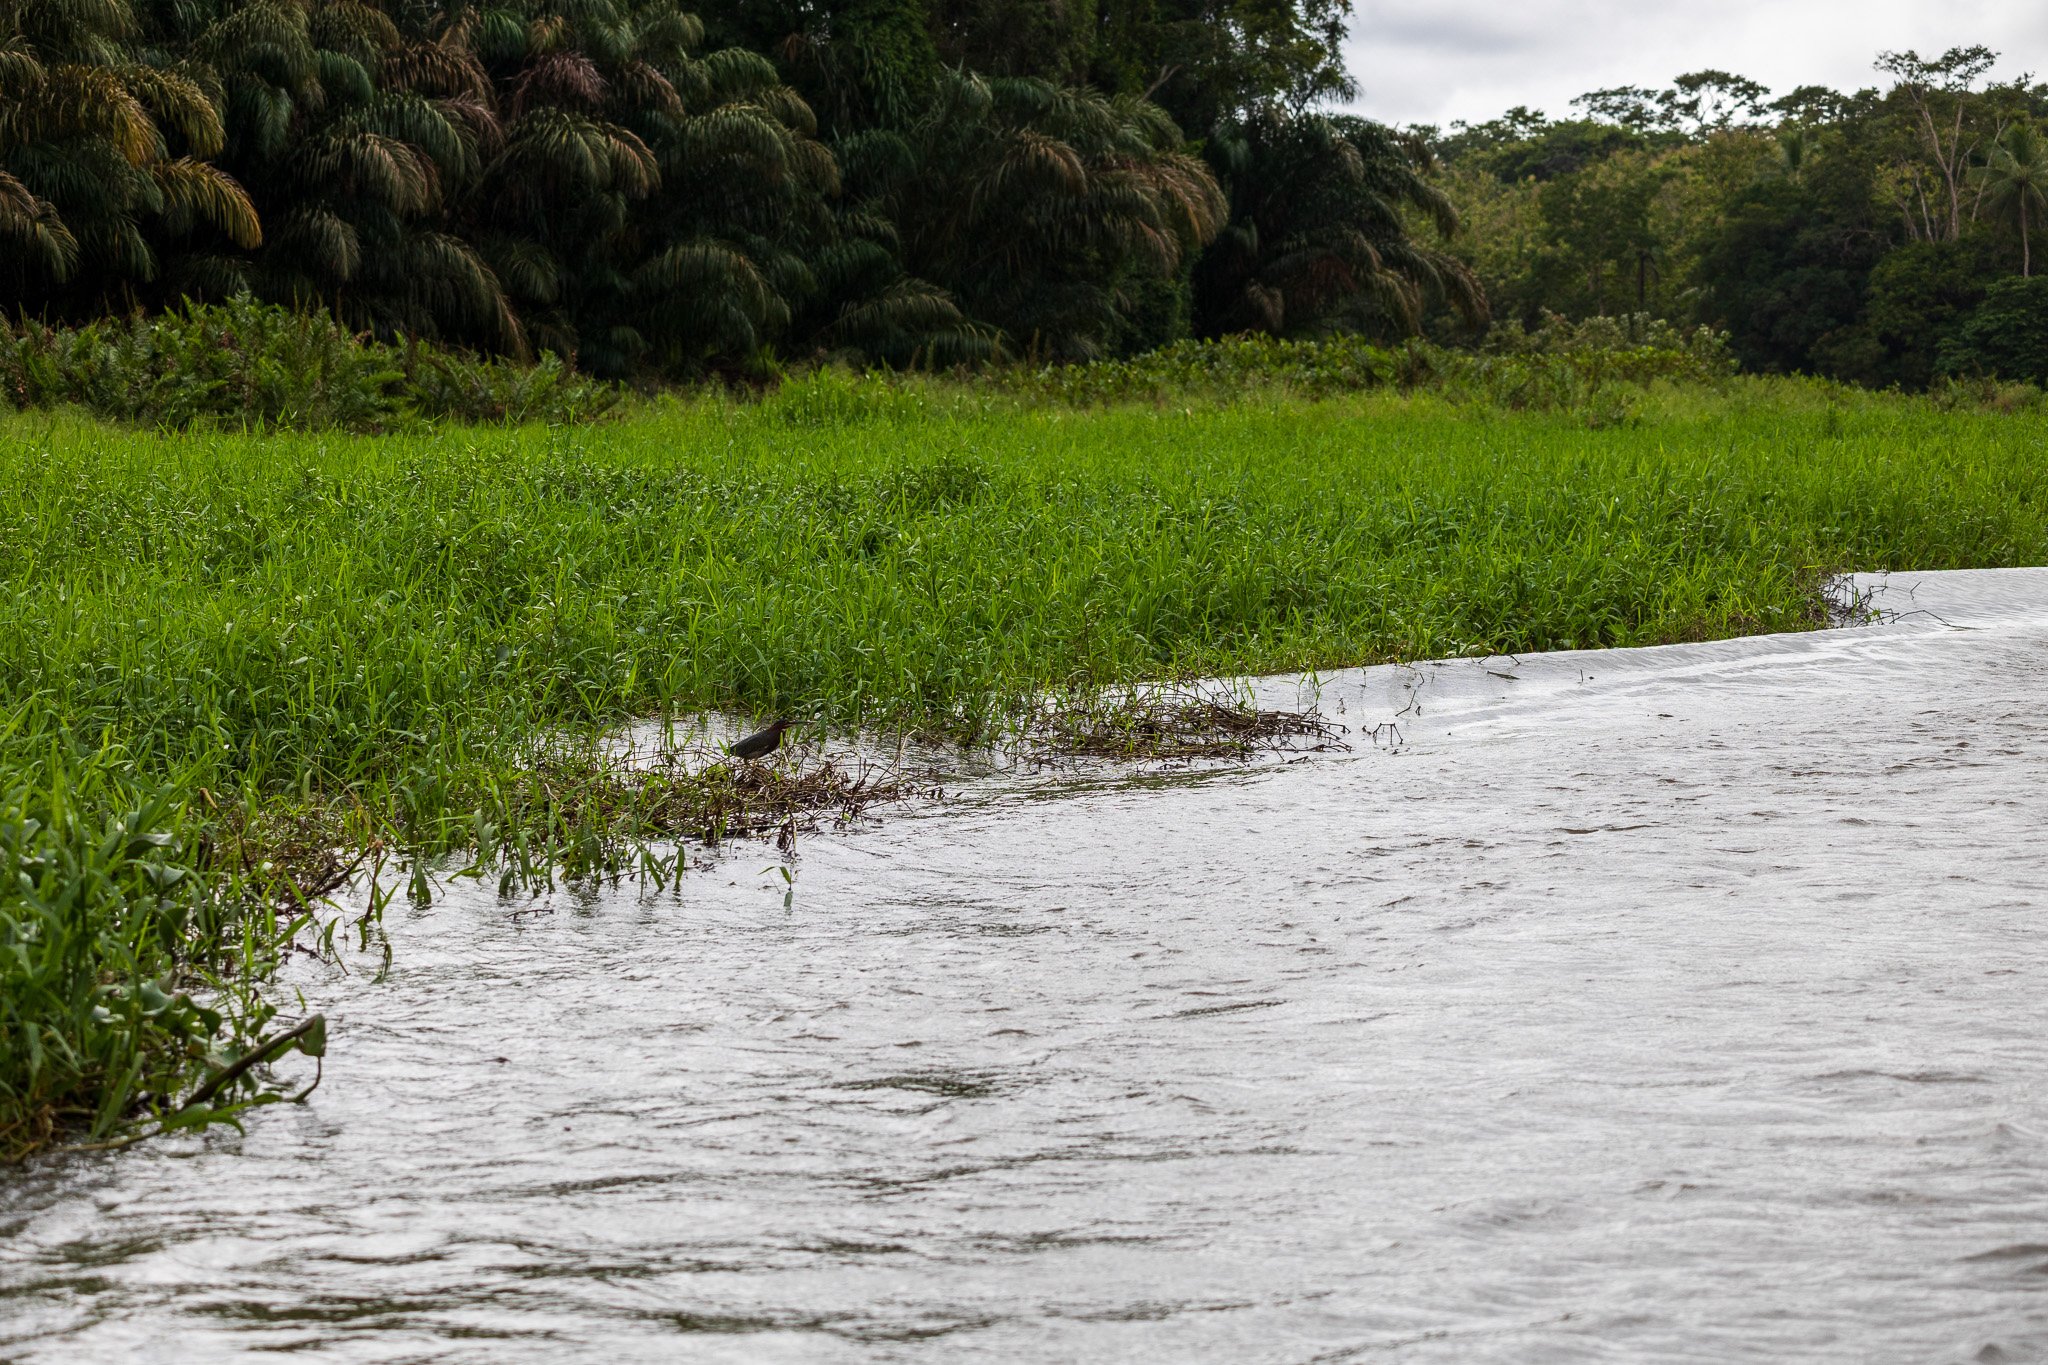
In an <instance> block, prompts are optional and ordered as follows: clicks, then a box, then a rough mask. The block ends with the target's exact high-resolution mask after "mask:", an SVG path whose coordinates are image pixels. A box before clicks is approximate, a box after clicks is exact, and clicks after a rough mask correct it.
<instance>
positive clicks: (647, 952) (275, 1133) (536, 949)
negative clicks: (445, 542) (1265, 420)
mask: <svg viewBox="0 0 2048 1365" xmlns="http://www.w3.org/2000/svg"><path fill="white" fill-rule="evenodd" d="M1907 586H1910V585H1909V584H1908V583H1907V582H1906V580H1904V579H1903V578H1901V579H1900V580H1895V582H1894V584H1893V586H1892V591H1891V592H1890V593H1889V594H1888V595H1887V599H1886V601H1885V603H1884V604H1885V605H1891V606H1894V607H1895V608H1898V609H1900V610H1902V611H1903V610H1908V609H1910V610H1912V611H1915V612H1917V613H1920V614H1918V615H1915V616H1912V617H1908V618H1906V619H1903V620H1900V621H1899V622H1897V623H1896V624H1893V625H1889V626H1884V627H1876V628H1870V629H1860V630H1850V631H1841V632H1835V633H1831V634H1827V635H1821V636H1804V637H1780V638H1774V639H1766V640H1753V641H1747V642H1738V643H1729V644H1718V645H1702V646H1684V647H1679V648H1674V649H1666V650H1641V651H1627V652H1616V653H1607V654H1561V655H1547V656H1532V657H1525V658H1522V659H1520V660H1503V659H1494V660H1487V661H1466V662H1460V663H1457V664H1453V665H1446V666H1443V667H1424V668H1417V669H1375V670H1369V671H1368V672H1366V673H1364V674H1357V673H1353V674H1346V675H1340V676H1337V677H1333V678H1326V679H1324V680H1323V681H1322V684H1321V690H1320V697H1321V702H1322V705H1323V707H1324V708H1325V710H1326V711H1327V712H1329V713H1331V714H1333V715H1337V716H1338V718H1339V719H1343V720H1345V721H1346V722H1347V723H1349V724H1351V725H1352V726H1354V728H1356V727H1360V726H1371V725H1374V724H1380V723H1383V722H1387V721H1389V720H1393V719H1396V718H1398V720H1399V723H1400V725H1401V727H1402V742H1401V743H1400V744H1398V745H1394V746H1391V747H1389V746H1371V745H1361V746H1359V747H1358V748H1357V749H1355V750H1354V752H1352V753H1351V754H1348V755H1342V754H1327V755H1314V756H1311V757H1308V758H1306V759H1296V760H1293V761H1289V762H1286V763H1276V764H1270V765H1267V766H1264V767H1261V768H1257V769H1253V770H1250V771H1244V772H1238V773H1230V774H1223V775H1217V774H1208V775H1203V776H1200V777H1197V778H1190V779H1186V780H1178V781H1168V782H1160V781H1156V780H1154V781H1147V782H1143V783H1118V782H1113V781H1105V782H1100V783H1097V784H1094V785H1093V786H1087V787H1082V788H1074V787H1073V786H1072V784H1069V789H1067V790H1065V792H1064V794H1063V795H1061V796H1060V797H1059V798H1058V799H1054V800H1046V799H1042V797H1043V789H1042V788H1041V787H1035V786H1033V785H1032V784H1031V783H1030V782H1027V781H1024V780H1022V779H989V780H986V781H984V782H983V783H981V784H980V785H978V786H970V788H969V789H968V791H967V793H966V794H965V796H964V797H963V798H962V799H959V800H954V801H949V802H947V803H946V804H944V805H942V806H940V807H937V808H933V809H930V810H925V811H920V812H915V813H908V814H901V815H897V816H892V817H891V818H889V819H888V820H886V821H885V822H884V823H882V824H881V825H880V826H879V827H876V828H871V829H867V830H863V831H860V832H857V833H853V834H848V835H832V836H826V837H819V838H814V839H811V840H809V841H807V842H806V843H805V844H804V845H803V847H802V850H801V853H802V860H801V865H800V870H799V873H798V877H797V883H796V894H795V896H794V898H793V901H792V902H791V905H790V908H789V909H787V910H785V908H784V889H785V888H784V886H783V883H782V879H781V877H780V876H779V875H777V874H774V873H771V872H765V871H764V868H766V866H767V864H768V863H769V862H770V861H771V859H772V854H771V853H769V852H767V851H764V850H761V849H759V848H755V847H751V846H750V847H747V848H742V849H739V850H736V851H730V852H728V853H727V854H726V855H725V856H724V857H723V858H722V859H721V860H720V861H719V862H718V864H717V866H716V868H715V870H711V871H699V872H696V873H693V874H692V875H691V876H689V877H687V878H686V879H685V880H684V882H683V884H682V886H681V890H680V894H679V895H678V896H675V897H673V898H672V897H670V896H667V895H662V896H659V897H649V898H643V897H640V896H638V895H636V894H634V893H633V892H632V891H630V890H626V891H621V892H618V893H607V894H605V895H603V896H577V895H573V894H567V893H565V894H562V895H558V896H556V897H554V898H553V899H552V900H550V901H547V902H544V903H541V908H543V909H545V910H546V911H548V912H549V913H540V914H520V915H518V916H516V917H515V916H514V915H513V914H512V913H510V911H511V910H512V909H514V908H521V909H529V908H534V907H532V906H528V905H521V906H519V907H511V906H508V905H506V904H504V903H501V902H499V901H497V900H496V899H494V898H493V897H491V896H490V895H489V894H488V893H487V892H477V891H465V892H457V893H455V894H452V895H451V896H450V897H449V898H448V899H446V900H443V901H440V902H437V903H436V904H435V905H434V906H433V908H432V909H430V910H428V911H425V912H419V913H415V914H413V915H412V917H411V918H408V919H396V918H395V919H394V921H393V923H392V932H393V936H394V939H395V946H396V948H397V957H396V961H395V964H394V968H393V970H392V973H391V975H390V977H389V979H388V980H386V981H385V982H383V983H382V984H373V983H372V982H371V981H370V980H369V979H368V975H367V974H363V975H359V976H355V977H348V978H342V977H339V976H332V977H330V976H328V975H325V974H324V973H322V972H321V971H320V970H319V969H314V968H301V969H298V970H300V971H301V972H302V975H301V976H300V977H298V978H296V980H295V984H297V985H299V986H301V987H302V988H303V989H304V990H305V992H306V994H307V997H308V1000H309V1001H310V1002H313V1003H316V1004H317V1005H318V1006H319V1007H321V1008H324V1009H325V1010H327V1011H328V1013H329V1015H330V1017H331V1018H332V1019H333V1021H334V1033H335V1039H336V1047H335V1055H334V1056H333V1057H331V1058H330V1059H329V1066H328V1075H327V1081H326V1084H325V1085H324V1086H323V1087H322V1088H321V1090H320V1091H319V1092H318V1093H317V1094H316V1095H315V1096H314V1098H313V1100H312V1101H311V1102H310V1103H309V1104H308V1105H307V1106H305V1107H304V1108H303V1109H276V1110H270V1111H267V1112H265V1113H262V1114H260V1115H257V1116H256V1117H255V1119H254V1121H253V1122H252V1124H251V1128H250V1133H249V1135H248V1137H247V1138H245V1139H237V1138H235V1137H234V1135H233V1134H225V1135H219V1134H216V1135H210V1136H207V1137H205V1138H203V1139H188V1140H183V1141H182V1143H171V1142H166V1143H163V1144H158V1145H156V1146H154V1147H153V1148H145V1149H141V1150H138V1151H137V1152H135V1153H132V1154H130V1155H128V1156H125V1157H122V1158H119V1159H90V1160H74V1161H69V1162H65V1163H62V1164H60V1165H55V1166H46V1167H44V1168H42V1169H39V1170H34V1171H29V1172H26V1173H15V1174H11V1175H7V1176H4V1177H0V1357H8V1358H15V1359H20V1360H24V1361H35V1362H44V1361H52V1362H54V1361H95V1362H97V1361H109V1360H126V1359H134V1360H164V1361H174V1360H175V1361H184V1360H212V1359H223V1358H229V1357H232V1356H235V1355H237V1354H241V1353H255V1352H259V1351H275V1350H290V1349H296V1350H300V1351H304V1352H306V1353H308V1355H309V1356H310V1358H316V1359H320V1360H323V1361H324V1360H338V1361H429V1360H431V1361H478V1362H482V1361H493V1362H495V1361H549V1362H556V1361H572V1362H573V1361H596V1362H602V1363H603V1365H623V1363H624V1362H637V1361H670V1360H677V1359H690V1360H731V1361H749V1362H753V1361H781V1360H805V1361H808V1360H833V1361H839V1360H868V1361H949V1362H950V1361H959V1360H991V1361H995V1360H1002V1361H1008V1360H1067V1359H1086V1360H1121V1359H1129V1360H1143V1361H1156V1360H1192V1359H1206V1360H1232V1361H1290V1362H1292V1361H1301V1362H1306V1361H1345V1360H1353V1359H1360V1360H1375V1359H1401V1360H1416V1361H1461V1362H1462V1361H1475V1360H1476V1361H1515V1362H1524V1361H1552V1360H1554V1361H1583V1360H1588V1359H1609V1360H1615V1361H1645V1360H1660V1361H1661V1360H1674V1361H1675V1360H1697V1361H1727V1360H1732V1359H1756V1360H1789V1359H1798V1360H1843V1361H1850V1360H1855V1361H1862V1360H1886V1361H1890V1360H1913V1361H1921V1360H1926V1361H1989V1360H2033V1359H2038V1358H2040V1357H2041V1355H2042V1353H2043V1352H2044V1351H2048V1294H2044V1292H2043V1285H2044V1284H2048V1280H2044V1278H2043V1277H2044V1273H2048V953H2044V952H2043V951H2042V948H2043V942H2042V940H2043V930H2042V926H2041V919H2040V913H2041V911H2040V907H2041V905H2042V903H2043V901H2044V899H2048V894H2044V893H2048V852H2044V850H2043V846H2042V840H2041V837H2040V836H2041V830H2042V819H2041V817H2042V804H2043V803H2042V796H2041V792H2042V790H2043V781H2044V778H2048V761H2044V757H2043V754H2044V748H2043V741H2044V739H2048V728H2044V722H2043V720H2042V703H2043V699H2044V695H2048V572H2039V573H2037V572H2033V571H2015V572H2011V573H2005V574H1996V575H1992V574H1977V575H1928V576H1926V577H1925V578H1924V579H1923V580H1920V581H1919V582H1918V583H1917V587H1915V588H1914V596H1913V597H1912V598H1910V599H1908V598H1907V597H1906V594H1905V591H1904V589H1905V588H1906V587H1907ZM1266 688H1267V691H1268V692H1269V693H1270V694H1272V695H1273V697H1274V698H1275V700H1276V701H1279V702H1283V703H1291V702H1292V701H1294V699H1295V697H1296V695H1297V692H1296V687H1295V685H1294V684H1292V683H1284V684H1283V683H1269V684H1267V685H1266ZM1006 781H1007V782H1009V783H1010V785H1005V782H1006ZM465 885H466V884H465ZM398 913H399V912H398V911H397V910H396V909H395V908H394V911H393V915H394V916H397V915H398Z"/></svg>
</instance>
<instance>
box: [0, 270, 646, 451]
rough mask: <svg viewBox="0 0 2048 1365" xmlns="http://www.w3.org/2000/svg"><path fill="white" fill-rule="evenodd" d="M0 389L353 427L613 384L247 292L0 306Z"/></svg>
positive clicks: (567, 395) (135, 407) (584, 394)
mask: <svg viewBox="0 0 2048 1365" xmlns="http://www.w3.org/2000/svg"><path fill="white" fill-rule="evenodd" d="M0 392H4V393H5V394H6V396H7V398H8V399H9V400H11V401H12V402H13V403H14V405H15V406H16V407H19V408H49V407H58V406H63V405H67V404H68V405H75V406H77V407H81V408H84V409H86V410H87V411H89V412H92V413H94V414H95V415H97V416H101V417H107V418H111V419H113V420H115V421H120V422H128V423H135V424H139V425H146V426H160V427H172V428H185V427H193V426H209V425H212V426H233V427H254V428H262V429H267V428H283V429H293V430H316V429H320V428H326V427H341V428H345V429H348V430H351V431H381V430H386V429H389V428H391V427H394V426H402V425H406V424H408V423H410V422H413V421H416V420H419V419H430V420H438V419H453V420H457V421H468V422H527V421H564V422H574V421H583V420H588V419H589V418H591V417H594V416H596V415H598V414H601V413H603V412H604V411H606V410H607V409H608V408H610V407H611V406H613V405H614V404H615V403H616V402H617V401H618V397H619V393H618V390H617V389H616V388H615V387H614V386H611V385H606V384H599V383H597V382H595V381H593V380H589V379H586V378H583V377H581V376H578V375H575V374H573V373H572V372H570V371H569V370H568V368H567V367H566V366H564V365H563V364H562V363H561V362H560V361H559V360H557V359H555V358H554V357H552V356H550V357H548V358H547V359H546V360H544V361H543V362H542V363H541V364H539V365H536V366H531V367H525V366H519V365H514V364H511V363H509V362H506V361H499V360H479V359H473V358H468V357H463V356H458V355H453V354H449V353H446V352H439V351H436V350H434V349H433V348H431V347H428V346H424V345H414V346H411V347H408V348H406V349H405V350H403V351H401V350H399V349H397V348H394V347H390V346H385V345H382V344H380V343H377V342H373V341H370V340H368V339H367V338H363V337H357V336H353V335H351V334H350V333H349V332H348V330H347V329H346V328H344V327H342V326H341V325H340V324H338V323H336V322H335V321H334V320H333V319H332V318H331V317H329V316H328V315H327V314H325V313H299V312H294V311H292V310H291V309H288V308H281V307H277V306H275V305H272V304H260V303H256V302H254V301H252V300H251V299H249V298H248V297H246V296H244V297H242V298H238V299H233V300H230V301H228V302H226V303H219V304H207V305H200V304H192V303H187V304H186V305H185V306H184V307H183V308H180V309H177V310H174V311H171V312H168V313H160V314H157V315H155V316H151V317H137V318H134V319H132V320H130V321H127V322H120V321H106V322H94V323H87V324H85V325H84V326H82V327H76V328H56V327H47V326H44V325H43V324H41V323H37V322H32V321H24V322H22V323H21V324H20V325H19V326H10V325H9V324H8V323H7V322H6V321H5V320H4V319H0Z"/></svg>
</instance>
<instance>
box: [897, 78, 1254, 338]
mask: <svg viewBox="0 0 2048 1365" xmlns="http://www.w3.org/2000/svg"><path fill="white" fill-rule="evenodd" d="M868 144H869V145H868V146H866V147H865V148H863V150H862V156H861V158H860V159H861V160H862V161H865V162H874V163H877V164H881V165H885V166H886V171H885V173H883V174H881V175H879V176H877V177H876V180H877V181H878V182H879V184H878V187H877V188H876V191H875V192H874V194H873V197H872V198H871V199H870V200H869V201H868V204H869V207H870V209H871V211H872V212H873V213H874V214H876V215H877V216H879V217H881V218H884V219H886V220H888V221H889V222H891V223H893V224H894V225H895V226H896V228H897V230H898V231H899V232H900V234H901V240H902V249H903V260H904V262H905V265H906V267H907V269H908V271H909V273H910V274H912V275H913V276H915V277H917V278H920V279H923V280H929V281H931V282H933V283H934V284H936V285H938V286H939V287H940V288H941V289H943V290H944V291H945V292H946V293H947V294H948V295H949V296H951V297H953V298H957V299H958V300H959V301H960V303H961V305H962V307H963V309H964V311H965V313H966V315H967V316H968V317H971V318H974V319H976V320H978V321H981V322H984V323H987V324H990V325H992V326H994V327H996V328H999V329H1000V330H1001V332H1002V333H1003V334H1004V335H1005V336H1006V338H1007V340H1008V343H1009V345H1010V347H1011V348H1012V349H1013V350H1015V351H1020V352H1023V353H1026V354H1030V355H1034V356H1043V357H1045V358H1047V359H1052V360H1085V359H1091V358H1093V357H1095V356H1099V355H1104V354H1107V353H1110V352H1112V351H1115V350H1118V349H1122V348H1123V346H1124V343H1125V341H1126V339H1127V338H1128V337H1129V336H1130V335H1131V333H1132V332H1133V329H1134V327H1135V326H1136V325H1137V322H1138V318H1137V315H1138V312H1139V310H1140V309H1141V307H1142V305H1143V303H1144V300H1145V298H1146V295H1147V293H1148V291H1150V290H1153V289H1156V288H1157V287H1159V286H1161V285H1168V286H1171V285H1173V284H1174V283H1175V282H1176V281H1177V280H1178V279H1180V278H1181V273H1182V271H1183V269H1184V267H1185V265H1186V263H1187V262H1188V261H1189V260H1191V259H1192V258H1193V256H1194V254H1195V252H1197V251H1198V250H1200V248H1201V247H1202V246H1203V245H1204V244H1205V243H1207V242H1208V241H1209V240H1210V239H1211V238H1213V237H1214V236H1215V235H1216V232H1217V230H1218V229H1219V228H1221V226H1222V224H1223V219H1224V215H1225V210H1226V205H1225V203H1224V200H1223V194H1222V191H1221V190H1220V189H1219V188H1218V187H1217V184H1216V181H1215V179H1214V178H1213V177H1212V176H1211V175H1210V174H1209V171H1208V169H1207V167H1205V166H1204V165H1203V164H1202V163H1201V162H1200V161H1199V160H1197V159H1196V158H1194V157H1192V156H1189V155H1188V154H1187V153H1186V152H1184V151H1183V150H1182V139H1181V135H1180V130H1179V129H1177V128H1175V127H1174V126H1173V124H1172V122H1171V121H1170V120H1169V119H1168V118H1167V117H1166V115H1165V114H1164V113H1162V112H1161V111H1160V110H1159V109H1158V108H1157V106H1155V105H1151V104H1148V103H1146V102H1144V101H1142V100H1138V99H1134V98H1129V97H1110V96H1106V95H1102V94H1098V93H1096V92H1094V91H1091V90H1077V89H1068V88H1064V87H1060V86H1056V85H1053V84H1051V83H1050V82H1047V81H1042V80H1036V79H1028V78H1003V79H996V80H984V79H982V78H981V77H978V76H974V75H970V74H967V73H963V72H957V71H954V72H947V73H946V74H945V75H944V76H943V77H942V78H941V79H940V80H939V81H938V82H937V84H936V86H935V87H934V89H933V90H932V92H931V98H930V99H929V101H928V103H927V106H926V109H925V112H924V113H923V114H921V115H920V116H919V117H918V118H917V119H916V120H915V121H914V122H913V123H912V124H911V125H910V126H909V127H907V128H906V129H904V130H903V131H902V132H901V133H900V134H899V133H894V132H875V133H870V134H869V135H868Z"/></svg>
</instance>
